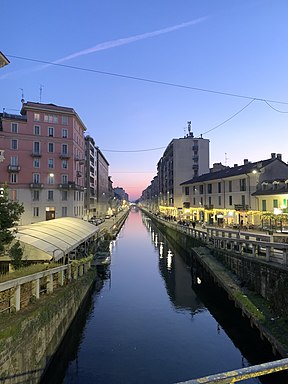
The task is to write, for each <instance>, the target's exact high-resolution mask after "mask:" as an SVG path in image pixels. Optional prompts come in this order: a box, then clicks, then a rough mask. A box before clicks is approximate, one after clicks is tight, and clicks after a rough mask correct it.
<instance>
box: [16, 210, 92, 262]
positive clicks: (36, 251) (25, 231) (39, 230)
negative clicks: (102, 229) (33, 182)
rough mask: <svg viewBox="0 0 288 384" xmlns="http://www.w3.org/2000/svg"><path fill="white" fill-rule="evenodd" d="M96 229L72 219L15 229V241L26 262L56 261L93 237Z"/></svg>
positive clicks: (62, 218) (84, 222) (43, 222)
mask: <svg viewBox="0 0 288 384" xmlns="http://www.w3.org/2000/svg"><path fill="white" fill-rule="evenodd" d="M98 230H99V229H98V228H97V227H96V226H95V225H94V224H90V223H88V222H87V221H83V220H81V219H76V218H73V217H61V218H59V219H55V220H49V221H41V222H39V223H35V224H30V225H25V226H19V227H17V233H16V236H15V238H16V240H19V241H20V242H21V243H22V244H21V245H23V248H24V256H25V257H26V260H52V258H53V259H54V260H55V261H57V260H59V259H61V258H62V257H63V256H65V255H66V254H68V253H69V252H71V251H73V250H74V249H75V248H77V247H78V246H79V245H80V244H82V243H83V242H85V241H86V240H88V239H90V238H91V237H93V236H94V235H95V234H96V233H97V232H98Z"/></svg>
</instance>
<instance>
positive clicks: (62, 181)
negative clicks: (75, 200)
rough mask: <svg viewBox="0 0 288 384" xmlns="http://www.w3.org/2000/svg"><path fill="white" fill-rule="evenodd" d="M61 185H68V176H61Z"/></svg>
mask: <svg viewBox="0 0 288 384" xmlns="http://www.w3.org/2000/svg"><path fill="white" fill-rule="evenodd" d="M61 183H62V184H68V175H61Z"/></svg>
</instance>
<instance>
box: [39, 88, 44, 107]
mask: <svg viewBox="0 0 288 384" xmlns="http://www.w3.org/2000/svg"><path fill="white" fill-rule="evenodd" d="M43 87H44V85H42V84H40V98H39V101H40V103H41V102H42V91H43Z"/></svg>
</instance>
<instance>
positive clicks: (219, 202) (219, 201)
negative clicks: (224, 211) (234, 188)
mask: <svg viewBox="0 0 288 384" xmlns="http://www.w3.org/2000/svg"><path fill="white" fill-rule="evenodd" d="M218 205H219V207H220V206H221V196H218Z"/></svg>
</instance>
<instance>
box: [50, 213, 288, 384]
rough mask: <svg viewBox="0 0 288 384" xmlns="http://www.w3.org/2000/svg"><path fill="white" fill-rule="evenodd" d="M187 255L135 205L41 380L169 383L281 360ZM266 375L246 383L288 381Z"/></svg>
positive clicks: (125, 383)
mask: <svg viewBox="0 0 288 384" xmlns="http://www.w3.org/2000/svg"><path fill="white" fill-rule="evenodd" d="M182 256H183V255H181V254H179V253H178V252H177V251H176V249H175V248H173V246H172V245H171V244H170V243H168V241H167V240H166V239H165V236H164V235H163V234H161V233H160V232H159V231H158V230H157V229H156V228H155V227H154V226H153V224H152V223H151V221H150V220H149V219H148V218H147V217H145V216H144V215H143V214H142V213H141V212H140V211H138V210H137V209H134V210H133V209H132V210H131V212H130V214H129V216H128V218H127V220H126V222H125V224H124V226H123V227H122V230H121V231H120V233H119V235H118V237H117V239H116V240H115V241H114V242H113V243H112V262H111V266H110V276H108V277H106V279H104V280H103V281H102V283H101V286H100V288H99V287H98V289H95V290H94V292H93V293H92V294H91V296H90V297H89V299H88V301H87V302H86V303H85V305H84V306H83V308H82V310H81V311H80V314H79V316H77V318H76V319H75V321H74V322H73V324H72V326H71V328H70V330H69V331H68V333H67V335H66V337H65V339H64V341H63V343H62V345H61V347H60V349H59V351H58V353H57V354H56V356H55V358H54V360H53V362H52V364H51V366H50V368H49V370H48V371H47V374H46V376H45V378H44V379H43V384H44V383H53V384H57V383H59V384H60V383H71V384H72V383H73V384H77V383H95V384H96V383H97V384H98V383H99V384H102V383H103V384H106V383H107V384H108V383H109V384H114V383H115V384H122V383H123V384H129V383H135V384H144V383H145V384H147V383H157V384H161V383H163V384H164V383H165V384H169V383H177V382H181V381H185V380H189V379H192V378H198V377H202V376H206V375H211V374H214V373H217V372H224V371H229V370H233V369H239V368H242V367H246V366H249V365H252V364H256V363H261V362H265V361H270V360H273V359H276V357H275V356H273V355H272V354H271V348H270V346H268V345H267V344H265V343H264V342H262V341H261V340H260V338H259V337H258V335H257V332H255V331H254V330H251V329H250V327H249V325H248V323H247V322H246V321H245V319H243V318H242V316H241V314H240V313H239V312H237V310H236V309H235V308H234V306H233V305H232V304H231V303H230V302H229V301H228V300H227V299H226V297H225V295H224V294H223V293H222V292H221V291H220V290H219V289H218V288H217V287H213V288H212V289H211V287H208V286H205V284H202V282H201V281H200V279H198V284H197V286H194V285H193V286H192V278H191V268H190V267H189V266H188V265H187V264H186V263H185V261H184V259H183V257H182ZM267 378H268V376H267ZM261 380H262V381H259V379H250V380H246V381H245V384H247V383H249V384H251V383H260V382H261V383H277V384H281V383H286V382H288V381H287V378H286V380H285V379H283V378H281V377H279V376H278V378H277V379H276V378H275V377H274V379H272V378H271V376H269V379H261ZM265 380H266V381H265ZM243 383H244V382H243Z"/></svg>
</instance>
